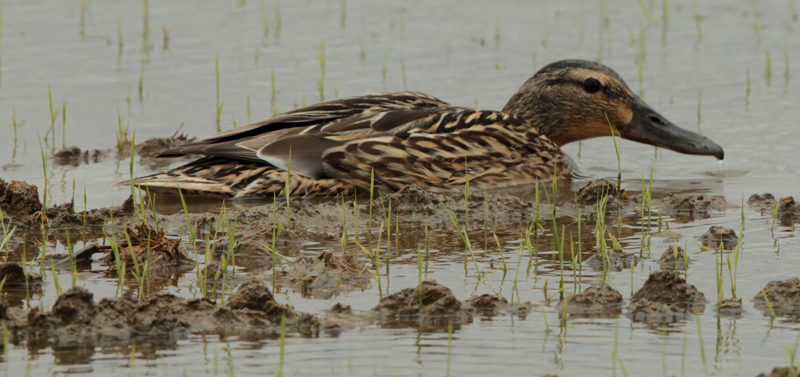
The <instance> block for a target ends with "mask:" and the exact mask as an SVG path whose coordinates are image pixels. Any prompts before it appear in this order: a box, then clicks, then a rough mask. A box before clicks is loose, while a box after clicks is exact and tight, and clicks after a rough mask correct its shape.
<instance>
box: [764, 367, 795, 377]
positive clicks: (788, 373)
mask: <svg viewBox="0 0 800 377" xmlns="http://www.w3.org/2000/svg"><path fill="white" fill-rule="evenodd" d="M798 374H800V368H797V367H775V368H773V369H772V372H770V373H769V374H766V373H759V374H758V376H756V377H795V376H797V375H798Z"/></svg>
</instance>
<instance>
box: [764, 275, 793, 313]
mask: <svg viewBox="0 0 800 377" xmlns="http://www.w3.org/2000/svg"><path fill="white" fill-rule="evenodd" d="M764 295H766V296H767V298H768V299H769V303H770V305H772V310H773V311H775V315H781V316H788V317H793V318H800V279H798V278H791V279H789V280H784V281H771V282H769V283H768V284H767V286H765V287H764V288H763V289H762V291H761V292H758V293H757V294H756V295H755V297H753V301H755V305H756V308H759V309H761V310H763V311H764V312H765V313H768V314H769V307H768V306H767V303H766V301H765V300H764Z"/></svg>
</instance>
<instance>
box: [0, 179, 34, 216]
mask: <svg viewBox="0 0 800 377" xmlns="http://www.w3.org/2000/svg"><path fill="white" fill-rule="evenodd" d="M0 210H2V211H3V216H4V217H6V218H9V217H10V218H11V220H12V222H14V223H16V224H18V225H29V224H30V223H31V222H33V220H34V215H36V214H37V213H40V212H41V211H42V202H40V201H39V189H38V188H37V187H36V186H34V185H31V184H28V183H26V182H21V181H11V182H6V181H4V180H3V179H1V178H0Z"/></svg>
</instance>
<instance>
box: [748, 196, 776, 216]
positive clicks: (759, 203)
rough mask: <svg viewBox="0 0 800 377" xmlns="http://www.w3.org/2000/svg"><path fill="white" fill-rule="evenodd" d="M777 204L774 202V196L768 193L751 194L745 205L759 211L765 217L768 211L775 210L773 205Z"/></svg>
mask: <svg viewBox="0 0 800 377" xmlns="http://www.w3.org/2000/svg"><path fill="white" fill-rule="evenodd" d="M777 203H778V202H777V201H775V196H774V195H772V194H770V193H764V194H760V195H759V194H753V195H750V197H749V198H747V205H749V206H750V208H752V209H755V210H758V211H761V215H765V214H766V213H767V212H769V211H774V210H775V205H776V204H777Z"/></svg>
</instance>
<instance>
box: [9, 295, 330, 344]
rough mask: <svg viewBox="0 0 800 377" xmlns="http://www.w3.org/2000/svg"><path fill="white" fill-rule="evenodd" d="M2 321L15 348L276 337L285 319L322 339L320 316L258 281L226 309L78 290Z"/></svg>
mask: <svg viewBox="0 0 800 377" xmlns="http://www.w3.org/2000/svg"><path fill="white" fill-rule="evenodd" d="M0 307H1V306H0ZM0 316H2V318H5V323H6V325H7V326H8V328H9V330H10V331H11V332H12V335H13V340H14V343H18V342H20V341H28V342H38V343H41V342H46V343H47V344H48V345H49V346H51V347H54V348H57V347H64V346H76V345H79V344H86V345H103V344H110V343H118V342H120V341H122V342H127V341H132V340H134V339H136V338H142V339H148V338H152V337H155V338H156V339H158V338H159V337H168V338H173V339H174V338H176V337H178V338H180V337H183V336H185V335H187V334H191V333H210V334H220V335H223V334H224V335H238V336H243V337H247V338H249V339H255V338H271V337H276V336H277V335H278V334H280V332H281V320H282V318H285V323H286V326H285V328H286V331H287V332H290V333H298V334H301V335H304V336H312V335H316V334H318V328H319V321H317V320H316V319H315V318H314V317H312V316H311V315H308V314H305V313H299V312H295V311H294V310H293V309H291V308H290V307H287V306H285V305H281V304H278V303H277V302H275V300H274V299H273V297H272V294H271V293H270V290H269V288H268V287H267V286H266V284H264V283H262V282H259V281H255V280H252V281H249V282H247V283H245V284H244V285H242V286H241V287H239V289H238V290H237V291H236V293H234V294H233V295H232V296H231V297H229V298H228V300H227V304H226V305H218V304H216V303H214V302H212V301H210V300H207V299H193V300H186V299H183V298H180V297H177V296H174V295H172V294H158V295H154V296H152V297H150V298H148V299H146V300H141V301H137V300H133V299H130V298H103V299H101V300H100V302H98V303H95V302H94V297H93V294H92V293H90V292H89V291H87V290H86V289H84V288H80V287H73V288H71V289H70V290H68V291H67V292H65V293H63V294H62V295H61V296H59V298H58V300H57V301H56V303H55V304H54V305H53V307H52V309H51V310H50V311H41V310H40V309H38V308H33V309H31V310H30V312H24V311H22V310H21V309H17V308H8V309H6V310H4V311H3V313H0Z"/></svg>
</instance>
